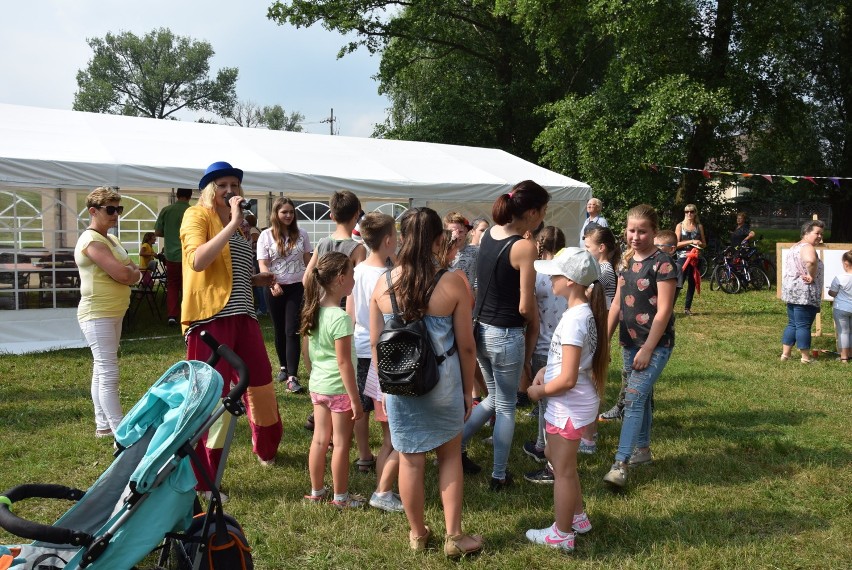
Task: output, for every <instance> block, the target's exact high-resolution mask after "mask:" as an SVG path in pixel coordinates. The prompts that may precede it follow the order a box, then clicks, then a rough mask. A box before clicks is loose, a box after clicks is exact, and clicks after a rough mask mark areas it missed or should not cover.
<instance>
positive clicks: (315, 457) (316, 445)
mask: <svg viewBox="0 0 852 570" xmlns="http://www.w3.org/2000/svg"><path fill="white" fill-rule="evenodd" d="M311 399H312V400H313V399H315V398H314V393H313V392H311ZM331 426H332V422H331V410H329V409H328V406H327V405H326V404H323V403H315V404H314V435H313V438H312V439H311V450H310V452H309V453H308V472H309V473H310V476H311V489H312V490H314V491H319V490H320V489H322V488H323V486H324V483H325V455H326V453H327V452H328V444H329V442H330V441H331V431H332V427H331ZM333 477H334V475H333V474H332V478H333Z"/></svg>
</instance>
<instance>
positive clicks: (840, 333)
mask: <svg viewBox="0 0 852 570" xmlns="http://www.w3.org/2000/svg"><path fill="white" fill-rule="evenodd" d="M833 314H834V330H835V332H836V333H837V346H838V348H839V349H840V358H849V353H850V351H852V313H849V312H846V311H839V310H837V309H834V313H833Z"/></svg>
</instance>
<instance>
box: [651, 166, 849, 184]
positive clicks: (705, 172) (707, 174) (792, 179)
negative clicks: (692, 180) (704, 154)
mask: <svg viewBox="0 0 852 570" xmlns="http://www.w3.org/2000/svg"><path fill="white" fill-rule="evenodd" d="M642 166H643V167H647V168H649V169H650V170H653V171H654V172H660V169H661V168H667V169H669V170H676V171H678V172H700V173H701V175H702V176H703V177H704V178H706V179H708V180H709V179H710V178H712V176H713V175H714V174H716V175H722V176H739V177H741V178H751V177H753V176H760V177H762V178H765V179H766V180H767V181H768V182H769V183H774V182H775V178H783V179H784V180H786V181H787V182H789V183H790V184H796V183H798V182H799V180H807V181H808V182H810V183H811V184H813V185H814V186H819V182H817V179H822V180H830V181H831V183H832V184H834V185H835V186H836V187H838V188H840V181H841V180H852V177H849V176H798V175H793V174H755V173H752V172H731V171H727V170H710V169H708V168H687V167H685V166H668V165H665V164H651V163H643V164H642Z"/></svg>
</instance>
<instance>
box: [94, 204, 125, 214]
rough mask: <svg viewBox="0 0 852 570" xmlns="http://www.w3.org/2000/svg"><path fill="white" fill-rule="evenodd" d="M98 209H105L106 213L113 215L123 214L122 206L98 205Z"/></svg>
mask: <svg viewBox="0 0 852 570" xmlns="http://www.w3.org/2000/svg"><path fill="white" fill-rule="evenodd" d="M97 208H98V210H106V213H107V215H109V216H114V215H115V214H119V215H120V214H123V213H124V206H98V207H97Z"/></svg>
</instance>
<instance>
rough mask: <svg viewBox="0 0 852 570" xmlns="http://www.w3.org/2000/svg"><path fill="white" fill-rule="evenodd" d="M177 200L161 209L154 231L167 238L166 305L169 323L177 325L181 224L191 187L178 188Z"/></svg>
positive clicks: (181, 273) (181, 269)
mask: <svg viewBox="0 0 852 570" xmlns="http://www.w3.org/2000/svg"><path fill="white" fill-rule="evenodd" d="M176 196H177V201H176V202H175V203H174V204H171V205H169V206H166V207H165V208H163V209H162V210H160V214H159V215H158V216H157V223H156V224H155V225H154V233H155V234H157V236H158V237H162V238H165V241H166V246H165V248H163V253H164V255H165V257H166V305H167V313H168V315H169V325H170V326H175V325H177V324H178V322H179V321H180V297H181V292H182V291H183V264H182V263H181V259H182V256H183V251H182V248H181V244H180V224H181V221H183V214H184V213H185V212H186V209H187V208H189V199H190V198H192V189H191V188H178V189H177V194H176Z"/></svg>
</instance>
